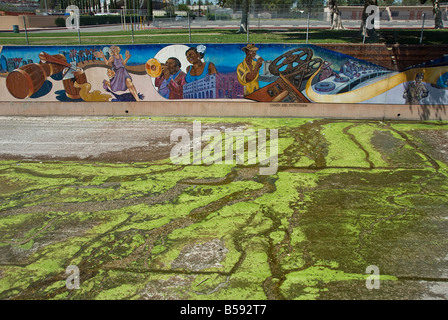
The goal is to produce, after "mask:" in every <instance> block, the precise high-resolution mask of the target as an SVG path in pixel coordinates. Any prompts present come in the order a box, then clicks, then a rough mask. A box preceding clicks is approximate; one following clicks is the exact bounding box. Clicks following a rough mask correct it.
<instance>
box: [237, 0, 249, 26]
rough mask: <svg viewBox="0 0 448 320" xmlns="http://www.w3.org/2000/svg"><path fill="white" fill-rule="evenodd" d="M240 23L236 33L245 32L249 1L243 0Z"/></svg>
mask: <svg viewBox="0 0 448 320" xmlns="http://www.w3.org/2000/svg"><path fill="white" fill-rule="evenodd" d="M241 9H242V14H241V23H240V29H239V30H238V33H244V32H247V23H248V21H249V0H243V4H242V8H241Z"/></svg>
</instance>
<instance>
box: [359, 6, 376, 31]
mask: <svg viewBox="0 0 448 320" xmlns="http://www.w3.org/2000/svg"><path fill="white" fill-rule="evenodd" d="M370 5H375V6H377V5H378V1H377V0H364V8H363V13H362V23H361V33H362V35H364V34H365V33H366V32H367V33H366V34H365V35H366V37H372V36H374V35H375V34H376V32H375V28H372V29H367V28H366V23H367V18H368V16H369V15H370V12H368V13H367V12H366V9H367V7H368V6H370Z"/></svg>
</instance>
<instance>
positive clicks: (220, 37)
mask: <svg viewBox="0 0 448 320" xmlns="http://www.w3.org/2000/svg"><path fill="white" fill-rule="evenodd" d="M420 34H421V32H420V30H416V29H414V30H405V29H403V30H379V31H378V36H377V37H375V38H367V39H366V43H388V44H393V43H400V44H418V43H419V42H420ZM447 34H448V30H425V31H424V36H423V43H424V44H436V45H437V44H444V43H446V38H447ZM249 39H250V42H255V43H306V30H299V29H288V30H275V31H272V30H267V29H257V30H253V31H251V32H250V35H249ZM28 41H29V42H28V43H29V45H76V44H79V39H78V33H77V32H59V33H58V32H54V33H28ZM189 41H190V37H189V32H188V29H176V30H166V29H165V30H163V29H157V30H142V31H134V37H132V34H131V31H115V32H99V33H92V32H88V33H86V32H84V33H83V32H82V31H81V44H104V43H111V42H113V43H115V44H132V43H135V44H147V43H188V42H189ZM191 42H194V43H199V42H201V43H245V42H247V35H246V34H238V33H237V31H236V30H229V29H226V30H219V29H200V30H198V29H196V30H192V31H191ZM362 42H363V37H362V35H361V34H360V32H359V30H340V31H336V30H322V29H312V30H310V32H309V43H316V44H318V43H362ZM0 45H26V37H25V33H23V32H22V33H20V34H15V33H12V32H11V33H2V34H0Z"/></svg>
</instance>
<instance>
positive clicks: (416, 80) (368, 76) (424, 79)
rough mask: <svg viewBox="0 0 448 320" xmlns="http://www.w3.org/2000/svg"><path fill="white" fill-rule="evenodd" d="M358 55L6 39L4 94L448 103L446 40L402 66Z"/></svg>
mask: <svg viewBox="0 0 448 320" xmlns="http://www.w3.org/2000/svg"><path fill="white" fill-rule="evenodd" d="M190 48H192V49H191V50H190ZM338 48H339V50H341V48H342V47H341V46H339V47H338ZM342 49H343V48H342ZM344 50H345V49H344ZM344 50H341V51H344ZM347 50H349V46H347ZM422 50H427V48H424V49H422ZM187 52H189V55H190V57H187V55H188V53H187ZM246 52H248V53H247V54H246ZM251 52H253V54H254V56H255V55H256V57H255V58H254V59H252V57H251V54H252V53H251ZM353 55H355V53H353V52H352V55H347V54H344V53H342V52H337V51H333V50H330V49H328V48H325V47H323V46H316V45H281V44H255V45H252V46H251V45H248V46H246V45H245V44H195V45H181V44H175V45H165V44H159V45H123V46H114V45H107V46H24V47H21V46H4V47H3V48H2V50H1V52H0V101H5V102H20V101H36V102H37V101H39V102H43V101H45V102H58V101H60V102H127V101H129V102H131V101H152V102H154V101H170V100H183V101H198V100H201V101H235V100H239V101H245V102H272V103H325V104H331V103H347V104H387V105H390V104H396V105H409V104H413V105H446V104H448V50H447V52H445V51H440V56H439V57H437V58H435V59H434V57H432V59H431V60H430V61H422V63H420V65H415V66H412V67H408V68H406V69H404V70H393V69H391V68H388V67H385V66H384V65H385V64H382V65H381V64H377V63H374V62H376V61H374V62H372V61H367V60H366V59H368V58H367V57H365V59H359V58H357V57H354V56H353ZM386 58H387V57H386ZM176 65H179V66H180V68H179V67H178V66H176ZM164 70H165V71H164ZM254 70H255V71H254Z"/></svg>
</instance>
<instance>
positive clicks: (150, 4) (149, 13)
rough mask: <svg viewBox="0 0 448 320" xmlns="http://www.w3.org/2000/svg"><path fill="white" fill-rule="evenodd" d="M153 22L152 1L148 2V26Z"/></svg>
mask: <svg viewBox="0 0 448 320" xmlns="http://www.w3.org/2000/svg"><path fill="white" fill-rule="evenodd" d="M151 22H152V0H148V26H149V25H150V24H151Z"/></svg>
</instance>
